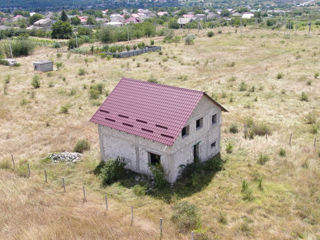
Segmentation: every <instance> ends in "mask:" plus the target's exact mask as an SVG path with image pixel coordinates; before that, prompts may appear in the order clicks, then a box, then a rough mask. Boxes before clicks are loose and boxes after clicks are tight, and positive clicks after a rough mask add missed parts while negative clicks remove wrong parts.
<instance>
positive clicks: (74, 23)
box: [70, 17, 81, 25]
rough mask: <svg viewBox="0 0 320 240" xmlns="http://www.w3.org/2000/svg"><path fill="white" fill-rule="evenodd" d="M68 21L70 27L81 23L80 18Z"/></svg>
mask: <svg viewBox="0 0 320 240" xmlns="http://www.w3.org/2000/svg"><path fill="white" fill-rule="evenodd" d="M70 21H71V24H72V25H80V23H81V21H80V18H78V17H72V18H71V19H70Z"/></svg>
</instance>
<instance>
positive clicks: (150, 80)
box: [148, 76, 159, 83]
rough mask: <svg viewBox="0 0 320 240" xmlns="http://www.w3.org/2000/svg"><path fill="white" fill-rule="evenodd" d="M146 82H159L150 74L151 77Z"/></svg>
mask: <svg viewBox="0 0 320 240" xmlns="http://www.w3.org/2000/svg"><path fill="white" fill-rule="evenodd" d="M148 82H153V83H159V82H158V80H157V79H156V78H155V77H153V76H151V77H150V78H149V79H148Z"/></svg>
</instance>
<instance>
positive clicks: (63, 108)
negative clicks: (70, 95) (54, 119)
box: [60, 104, 70, 114]
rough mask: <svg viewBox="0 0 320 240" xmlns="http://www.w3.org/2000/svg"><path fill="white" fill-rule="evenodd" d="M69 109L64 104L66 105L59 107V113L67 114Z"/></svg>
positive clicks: (68, 106) (67, 105)
mask: <svg viewBox="0 0 320 240" xmlns="http://www.w3.org/2000/svg"><path fill="white" fill-rule="evenodd" d="M69 108H70V105H69V104H66V105H63V106H61V107H60V113H64V114H67V113H69Z"/></svg>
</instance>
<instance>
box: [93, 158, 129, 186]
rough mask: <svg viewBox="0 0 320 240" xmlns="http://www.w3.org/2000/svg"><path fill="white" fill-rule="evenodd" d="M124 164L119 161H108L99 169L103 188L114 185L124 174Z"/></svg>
mask: <svg viewBox="0 0 320 240" xmlns="http://www.w3.org/2000/svg"><path fill="white" fill-rule="evenodd" d="M124 167H125V163H124V162H123V161H121V160H119V159H117V160H108V161H107V162H106V163H105V164H104V166H103V167H102V168H101V173H100V175H99V176H100V178H101V182H102V185H103V186H107V185H109V184H112V183H114V182H115V181H117V180H119V179H121V178H122V177H123V176H124V174H125V168H124Z"/></svg>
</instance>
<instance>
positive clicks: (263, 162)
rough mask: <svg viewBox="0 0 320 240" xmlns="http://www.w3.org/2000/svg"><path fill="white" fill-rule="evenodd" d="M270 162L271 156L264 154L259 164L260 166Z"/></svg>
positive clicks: (261, 155)
mask: <svg viewBox="0 0 320 240" xmlns="http://www.w3.org/2000/svg"><path fill="white" fill-rule="evenodd" d="M269 160H270V158H269V156H268V155H266V154H263V153H260V155H259V159H258V163H259V164H260V165H264V164H265V163H266V162H268V161H269Z"/></svg>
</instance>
